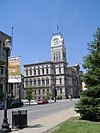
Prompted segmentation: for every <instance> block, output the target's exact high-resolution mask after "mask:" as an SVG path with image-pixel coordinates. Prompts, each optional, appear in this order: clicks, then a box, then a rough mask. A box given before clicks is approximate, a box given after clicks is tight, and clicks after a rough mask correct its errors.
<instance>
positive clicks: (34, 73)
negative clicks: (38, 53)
mask: <svg viewBox="0 0 100 133" xmlns="http://www.w3.org/2000/svg"><path fill="white" fill-rule="evenodd" d="M34 75H36V68H35V67H34Z"/></svg>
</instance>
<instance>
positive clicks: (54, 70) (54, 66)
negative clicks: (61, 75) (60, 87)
mask: <svg viewBox="0 0 100 133" xmlns="http://www.w3.org/2000/svg"><path fill="white" fill-rule="evenodd" d="M54 74H56V69H55V66H54Z"/></svg>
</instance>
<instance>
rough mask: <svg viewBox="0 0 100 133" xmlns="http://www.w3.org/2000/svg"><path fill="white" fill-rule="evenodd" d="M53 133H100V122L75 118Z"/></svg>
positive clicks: (61, 125)
mask: <svg viewBox="0 0 100 133" xmlns="http://www.w3.org/2000/svg"><path fill="white" fill-rule="evenodd" d="M51 133H100V122H91V121H85V120H80V119H79V118H73V119H70V120H68V121H66V122H64V123H62V124H60V125H59V126H57V127H56V128H55V129H53V131H52V132H51Z"/></svg>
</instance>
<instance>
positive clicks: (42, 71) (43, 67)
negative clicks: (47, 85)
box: [42, 66, 44, 74]
mask: <svg viewBox="0 0 100 133" xmlns="http://www.w3.org/2000/svg"><path fill="white" fill-rule="evenodd" d="M42 74H44V66H42Z"/></svg>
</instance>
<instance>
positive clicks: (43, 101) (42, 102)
mask: <svg viewBox="0 0 100 133" xmlns="http://www.w3.org/2000/svg"><path fill="white" fill-rule="evenodd" d="M37 104H48V100H45V99H42V100H38V101H37Z"/></svg>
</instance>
